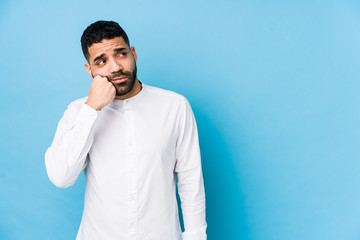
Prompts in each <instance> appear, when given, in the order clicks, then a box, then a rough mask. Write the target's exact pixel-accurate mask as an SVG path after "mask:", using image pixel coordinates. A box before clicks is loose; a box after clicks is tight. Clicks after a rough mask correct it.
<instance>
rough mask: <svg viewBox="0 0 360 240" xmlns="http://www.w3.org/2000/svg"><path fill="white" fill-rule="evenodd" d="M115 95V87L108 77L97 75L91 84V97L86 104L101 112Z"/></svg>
mask: <svg viewBox="0 0 360 240" xmlns="http://www.w3.org/2000/svg"><path fill="white" fill-rule="evenodd" d="M115 94H116V89H115V87H114V85H113V84H112V83H111V82H109V81H108V79H107V78H106V77H102V76H99V75H97V76H95V77H94V79H93V82H92V83H91V86H90V89H89V96H88V98H87V100H86V102H85V103H86V104H87V105H89V106H90V107H92V108H94V109H95V110H96V111H99V110H101V109H102V108H103V107H105V106H106V105H108V104H109V103H110V102H111V101H112V100H113V99H114V98H115Z"/></svg>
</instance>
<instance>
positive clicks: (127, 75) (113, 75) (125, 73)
mask: <svg viewBox="0 0 360 240" xmlns="http://www.w3.org/2000/svg"><path fill="white" fill-rule="evenodd" d="M124 76H125V77H128V78H130V77H131V76H132V73H131V72H123V71H122V70H120V71H118V72H116V73H114V74H112V75H110V76H106V78H107V79H108V81H109V82H111V81H112V80H114V78H117V77H124Z"/></svg>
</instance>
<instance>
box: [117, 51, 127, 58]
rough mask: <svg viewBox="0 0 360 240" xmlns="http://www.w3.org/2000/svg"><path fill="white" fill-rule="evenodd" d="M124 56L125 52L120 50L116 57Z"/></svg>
mask: <svg viewBox="0 0 360 240" xmlns="http://www.w3.org/2000/svg"><path fill="white" fill-rule="evenodd" d="M125 56H126V52H120V53H118V57H125Z"/></svg>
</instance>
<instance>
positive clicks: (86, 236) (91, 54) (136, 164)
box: [45, 21, 207, 240]
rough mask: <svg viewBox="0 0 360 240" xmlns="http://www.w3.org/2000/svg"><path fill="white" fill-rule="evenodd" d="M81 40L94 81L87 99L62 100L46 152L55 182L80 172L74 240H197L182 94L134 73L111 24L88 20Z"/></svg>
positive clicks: (194, 143)
mask: <svg viewBox="0 0 360 240" xmlns="http://www.w3.org/2000/svg"><path fill="white" fill-rule="evenodd" d="M81 45H82V49H83V53H84V55H85V58H86V60H87V62H86V63H85V68H86V70H87V72H88V74H89V76H90V77H92V78H93V81H92V84H91V86H90V90H89V96H88V97H86V98H82V99H78V100H76V101H74V102H72V103H71V104H70V105H69V107H68V109H67V110H66V111H65V113H64V115H63V117H62V119H61V120H60V122H59V125H58V128H57V131H56V134H55V138H54V141H53V143H52V145H51V146H50V148H49V149H48V150H47V152H46V154H45V163H46V169H47V173H48V176H49V178H50V180H51V181H52V182H53V183H54V184H55V185H56V186H57V187H60V188H66V187H69V186H71V185H73V184H74V182H75V181H76V179H77V177H78V175H79V174H80V172H81V171H82V170H84V169H85V170H84V171H85V176H86V189H85V202H84V212H83V217H82V221H81V224H80V228H79V231H78V235H77V240H93V239H96V240H98V239H100V240H111V239H117V240H135V239H136V240H179V239H183V240H205V239H206V238H207V236H206V227H207V224H206V220H205V192H204V184H203V176H202V170H201V159H200V151H199V143H198V133H197V127H196V123H195V119H194V115H193V112H192V110H191V107H190V105H189V103H188V101H187V100H186V99H185V98H184V97H183V96H181V95H179V94H176V93H174V92H171V91H167V90H163V89H160V88H155V87H151V86H148V85H145V84H143V83H141V82H140V81H139V80H138V79H137V77H136V61H137V55H136V51H135V48H134V47H130V44H129V40H128V37H127V35H126V33H125V32H124V30H123V29H122V28H121V27H120V26H119V25H118V24H117V23H115V22H112V21H98V22H95V23H93V24H91V25H90V26H89V27H88V28H87V29H86V30H85V31H84V33H83V35H82V37H81ZM176 176H177V179H178V181H177V185H178V191H179V195H180V199H181V208H182V213H183V218H184V225H185V232H183V233H181V229H180V224H179V216H178V207H177V201H176V186H175V185H176Z"/></svg>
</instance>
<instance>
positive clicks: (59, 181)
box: [49, 176, 74, 188]
mask: <svg viewBox="0 0 360 240" xmlns="http://www.w3.org/2000/svg"><path fill="white" fill-rule="evenodd" d="M49 179H50V181H51V182H52V183H53V184H54V185H55V186H56V187H58V188H68V187H71V186H72V185H74V181H66V180H65V179H64V178H54V177H50V176H49Z"/></svg>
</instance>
